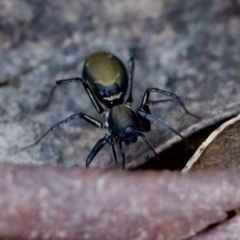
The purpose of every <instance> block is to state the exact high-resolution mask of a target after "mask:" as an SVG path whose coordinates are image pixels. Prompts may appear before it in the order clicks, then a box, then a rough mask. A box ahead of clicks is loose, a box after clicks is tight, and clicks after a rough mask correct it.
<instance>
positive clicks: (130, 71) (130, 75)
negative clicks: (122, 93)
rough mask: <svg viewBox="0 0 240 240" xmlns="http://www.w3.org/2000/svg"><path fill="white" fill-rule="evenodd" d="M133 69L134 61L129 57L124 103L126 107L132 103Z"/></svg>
mask: <svg viewBox="0 0 240 240" xmlns="http://www.w3.org/2000/svg"><path fill="white" fill-rule="evenodd" d="M134 68H135V60H134V58H133V57H131V58H130V59H129V61H128V89H127V94H126V101H125V103H126V104H128V105H131V103H132V101H133V98H132V88H133V76H134Z"/></svg>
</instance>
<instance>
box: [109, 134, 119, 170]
mask: <svg viewBox="0 0 240 240" xmlns="http://www.w3.org/2000/svg"><path fill="white" fill-rule="evenodd" d="M110 145H111V149H112V158H113V160H114V163H115V166H116V167H118V159H117V153H116V148H115V142H114V139H113V138H110Z"/></svg>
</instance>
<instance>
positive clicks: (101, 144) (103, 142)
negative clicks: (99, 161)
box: [86, 135, 109, 167]
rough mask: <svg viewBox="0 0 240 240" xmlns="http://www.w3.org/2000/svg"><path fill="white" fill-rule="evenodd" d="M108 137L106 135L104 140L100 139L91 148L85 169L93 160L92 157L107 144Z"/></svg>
mask: <svg viewBox="0 0 240 240" xmlns="http://www.w3.org/2000/svg"><path fill="white" fill-rule="evenodd" d="M108 140H109V137H108V136H107V135H106V136H105V137H104V138H102V139H100V140H99V141H98V142H97V143H96V145H95V146H94V147H93V149H92V150H91V152H90V153H89V155H88V157H87V159H86V167H89V165H90V163H91V162H92V160H93V159H94V157H95V156H96V155H97V154H98V152H99V151H100V150H101V149H102V148H103V147H104V146H105V145H106V143H107V142H108Z"/></svg>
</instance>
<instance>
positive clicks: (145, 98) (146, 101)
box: [140, 88, 200, 119]
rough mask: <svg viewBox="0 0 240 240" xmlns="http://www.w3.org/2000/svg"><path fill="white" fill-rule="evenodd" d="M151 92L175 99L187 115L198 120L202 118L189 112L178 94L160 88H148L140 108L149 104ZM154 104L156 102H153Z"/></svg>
mask: <svg viewBox="0 0 240 240" xmlns="http://www.w3.org/2000/svg"><path fill="white" fill-rule="evenodd" d="M151 92H158V93H162V94H163V95H165V96H168V97H171V98H173V99H174V100H175V101H177V102H178V103H179V104H180V106H181V107H182V108H183V110H184V111H185V113H186V114H188V115H190V116H192V117H194V118H197V119H199V118H200V117H199V116H197V115H195V114H193V113H191V112H189V111H188V109H187V108H186V106H185V104H184V103H183V102H182V100H181V99H180V97H178V96H177V95H176V94H174V93H171V92H167V91H164V90H162V89H159V88H148V89H147V90H146V91H145V93H144V95H143V98H142V103H141V106H140V108H143V109H144V107H145V106H146V105H147V104H148V101H149V96H150V93H151ZM156 102H160V101H156ZM150 103H151V102H150ZM152 103H154V101H152Z"/></svg>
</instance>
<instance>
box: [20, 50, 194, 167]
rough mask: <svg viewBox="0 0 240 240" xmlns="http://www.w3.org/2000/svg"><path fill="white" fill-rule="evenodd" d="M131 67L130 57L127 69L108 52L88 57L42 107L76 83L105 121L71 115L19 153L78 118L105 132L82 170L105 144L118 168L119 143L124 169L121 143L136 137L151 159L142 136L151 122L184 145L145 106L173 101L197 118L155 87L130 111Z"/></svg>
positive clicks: (132, 140) (170, 128)
mask: <svg viewBox="0 0 240 240" xmlns="http://www.w3.org/2000/svg"><path fill="white" fill-rule="evenodd" d="M134 66H135V64H134V58H133V57H131V58H130V59H129V61H128V70H127V69H126V67H125V66H124V64H123V63H122V61H121V60H120V59H119V58H118V57H116V56H114V55H113V54H111V53H108V52H96V53H93V54H92V55H90V56H89V57H88V58H87V59H86V61H85V64H84V67H83V73H82V77H76V78H69V79H62V80H58V81H56V85H55V86H54V87H53V89H52V91H51V93H50V95H49V98H48V101H47V103H46V105H48V103H49V102H50V99H51V98H52V95H53V93H54V91H55V89H56V88H57V87H58V86H60V85H62V84H66V83H69V82H74V81H77V82H80V83H82V84H83V86H84V88H85V90H86V92H87V94H88V96H89V98H90V100H91V102H92V104H93V106H94V107H95V109H96V111H97V112H98V113H99V114H103V113H105V117H106V121H105V122H104V123H102V122H100V121H98V120H97V119H95V118H93V117H91V116H89V115H87V114H85V113H82V112H79V113H76V114H73V115H71V116H70V117H68V118H66V119H64V120H62V121H60V122H58V123H57V124H55V125H54V126H52V127H51V128H50V129H49V130H48V131H46V132H45V133H44V134H43V135H42V136H41V137H40V138H38V139H37V140H36V141H35V142H34V143H33V144H31V145H29V146H26V147H24V148H22V150H25V149H27V148H30V147H33V146H35V145H37V144H38V143H39V142H40V141H41V140H42V139H43V138H44V137H45V136H46V135H47V134H48V133H49V132H51V131H53V130H55V129H56V128H59V127H60V126H61V125H62V124H64V123H67V122H69V121H72V120H73V119H76V118H82V119H84V120H85V121H87V122H88V123H90V124H92V125H93V126H95V127H97V128H104V129H107V133H106V135H105V136H104V137H103V138H101V139H100V140H98V142H97V143H96V144H95V146H94V147H93V149H92V150H91V152H90V153H89V155H88V157H87V159H86V167H88V166H89V165H90V163H91V162H92V161H93V159H94V158H95V156H96V155H97V154H98V152H99V151H100V150H101V149H102V148H103V147H104V146H105V145H106V144H107V143H108V144H110V146H111V151H112V158H113V160H114V162H115V165H116V166H118V159H117V154H116V146H115V145H116V144H119V147H120V151H121V155H122V167H123V169H124V168H125V152H124V148H123V144H122V143H123V142H124V143H125V144H126V145H128V144H130V143H133V142H137V140H138V137H141V138H142V139H143V141H144V142H145V143H146V144H147V145H148V147H149V148H150V149H151V150H152V152H153V153H154V154H155V156H157V153H156V152H155V150H154V148H153V147H152V146H151V144H150V143H149V142H148V140H147V138H146V137H145V136H144V134H143V133H142V132H149V131H150V130H151V122H155V123H158V124H161V125H163V126H164V127H166V128H168V129H169V130H171V131H172V132H174V133H175V134H177V135H178V136H179V137H180V138H182V139H183V140H184V141H185V142H187V140H186V139H185V138H184V137H183V136H182V135H181V134H180V133H179V132H178V131H176V130H175V129H174V128H172V127H171V126H170V125H168V124H166V123H165V122H163V121H162V120H160V119H158V118H156V117H154V116H153V115H151V113H150V108H149V105H153V104H155V103H157V102H161V101H177V102H178V103H179V104H180V106H181V107H182V108H183V109H184V111H185V112H186V113H187V114H189V115H191V116H193V117H197V116H195V115H194V114H192V113H190V112H189V111H188V110H187V108H186V107H185V105H184V103H183V102H182V101H181V99H180V98H179V97H178V96H177V95H175V94H173V93H171V92H167V91H164V90H162V89H159V88H148V89H147V90H146V91H145V93H144V95H143V97H142V101H141V105H140V107H139V108H138V109H137V110H136V111H133V109H132V108H131V105H132V101H133V97H132V89H133V74H134ZM152 92H157V93H161V94H163V95H166V96H168V97H171V99H168V100H160V101H155V102H154V101H149V98H150V93H152ZM102 105H104V106H105V108H107V109H106V110H105V109H104V107H103V106H102ZM187 144H188V142H187ZM188 146H189V144H188Z"/></svg>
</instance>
